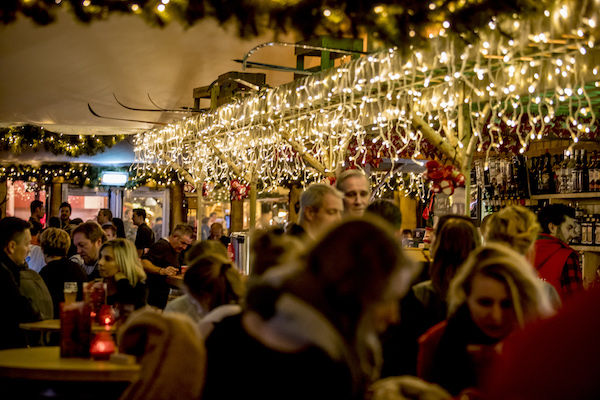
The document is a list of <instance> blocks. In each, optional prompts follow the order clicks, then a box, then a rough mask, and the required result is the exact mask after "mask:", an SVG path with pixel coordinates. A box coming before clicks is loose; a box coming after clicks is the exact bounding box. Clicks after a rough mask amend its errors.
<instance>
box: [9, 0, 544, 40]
mask: <svg viewBox="0 0 600 400" xmlns="http://www.w3.org/2000/svg"><path fill="white" fill-rule="evenodd" d="M56 3H59V4H56ZM166 3H167V4H166V5H165V4H163V3H162V1H161V0H129V1H126V0H123V1H115V0H62V1H61V0H29V1H17V0H13V1H3V2H2V5H1V6H0V19H1V20H2V21H3V22H4V23H5V24H6V23H11V22H13V21H14V20H15V19H16V18H17V17H18V16H19V14H22V15H24V16H26V17H28V18H30V19H32V20H33V21H34V22H35V23H37V24H40V25H47V24H50V23H52V22H54V21H55V20H56V14H57V10H58V8H59V7H67V8H68V10H69V11H70V12H72V13H73V14H74V15H75V16H76V18H77V19H78V20H80V21H82V22H85V23H89V22H92V21H94V20H102V19H106V18H107V17H108V16H109V15H110V14H111V13H128V14H132V13H133V14H138V15H140V16H141V17H143V18H144V19H145V20H146V21H147V22H148V23H149V24H151V25H154V26H160V27H162V26H165V25H166V24H168V23H169V22H171V21H173V20H175V21H178V22H180V23H181V24H182V25H184V26H192V25H194V24H195V23H197V22H199V21H200V20H202V19H205V18H214V19H217V20H218V21H219V22H220V23H221V24H225V23H228V22H234V23H236V24H237V27H238V35H239V36H240V37H247V36H258V35H260V34H263V33H265V31H267V30H268V31H275V32H276V33H281V32H287V31H288V30H290V29H293V30H295V31H297V32H300V33H301V34H302V35H303V36H304V37H305V38H310V37H314V36H316V35H324V34H326V35H332V36H338V37H340V36H343V35H346V36H347V35H349V34H350V35H352V36H354V37H357V35H358V33H359V32H361V31H367V32H369V33H371V34H372V35H373V37H374V38H376V39H379V40H381V41H383V42H385V43H386V44H388V45H389V44H391V45H396V46H398V47H406V46H408V45H417V44H424V43H426V42H427V40H428V35H429V30H431V29H432V28H433V29H435V28H438V30H439V27H441V26H442V23H443V22H444V21H448V22H449V23H450V28H449V29H446V31H448V33H451V34H456V35H458V36H459V37H461V38H462V39H464V40H466V41H468V42H472V41H474V40H476V36H477V33H476V32H477V29H478V28H481V27H482V26H484V25H486V24H487V23H488V22H489V21H490V20H491V19H492V18H494V17H498V16H501V15H511V14H519V15H524V14H527V13H529V12H534V11H536V12H541V11H542V10H544V7H547V6H548V5H550V4H553V3H555V1H553V0H511V1H498V0H429V1H426V0H404V1H400V0H381V1H376V2H373V1H370V0H356V1H348V0H346V1H343V0H287V1H286V0H279V1H246V0H226V1H225V0H223V1H215V0H171V1H168V2H166Z"/></svg>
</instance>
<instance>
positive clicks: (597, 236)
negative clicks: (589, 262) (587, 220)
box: [594, 215, 600, 246]
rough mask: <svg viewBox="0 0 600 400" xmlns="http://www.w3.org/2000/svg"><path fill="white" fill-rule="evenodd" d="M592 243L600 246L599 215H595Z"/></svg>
mask: <svg viewBox="0 0 600 400" xmlns="http://www.w3.org/2000/svg"><path fill="white" fill-rule="evenodd" d="M594 245H596V246H600V215H596V224H595V226H594Z"/></svg>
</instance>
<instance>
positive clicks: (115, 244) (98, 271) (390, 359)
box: [0, 170, 600, 399]
mask: <svg viewBox="0 0 600 400" xmlns="http://www.w3.org/2000/svg"><path fill="white" fill-rule="evenodd" d="M40 208H41V210H42V211H40ZM70 212H71V208H70V206H69V205H68V204H67V203H64V204H63V205H61V208H60V215H59V218H57V220H54V222H52V221H51V220H52V218H50V219H49V221H48V226H47V227H45V228H44V227H43V226H42V225H41V223H40V219H41V218H42V217H43V215H44V214H43V204H42V203H41V202H33V203H32V204H31V219H30V220H29V222H27V221H24V220H21V219H18V218H14V217H7V218H4V219H2V220H0V246H1V250H2V251H1V252H0V301H3V303H2V304H12V305H13V306H12V307H10V309H9V310H8V314H9V315H8V317H6V318H5V319H4V324H5V325H6V327H5V329H2V330H0V335H1V336H2V337H0V346H2V347H4V348H8V347H18V346H25V345H28V344H29V345H31V343H27V337H26V336H24V334H23V332H22V331H21V330H20V329H19V323H21V322H26V321H33V320H36V319H40V318H48V314H51V316H50V318H52V315H53V317H54V318H56V317H57V314H58V312H59V308H58V304H60V302H62V301H64V294H63V290H62V288H63V284H64V282H77V283H78V285H79V293H78V298H79V299H81V296H82V293H81V288H82V285H83V284H84V283H85V282H88V281H90V280H94V279H102V280H104V282H106V284H107V302H108V304H112V305H119V306H120V305H124V304H125V305H129V306H131V308H132V309H137V310H139V311H137V313H144V312H153V313H156V312H159V313H160V314H161V315H162V316H164V317H165V318H171V317H170V316H177V318H179V317H182V316H185V317H182V318H185V319H186V320H187V321H188V322H189V324H192V325H193V326H194V327H195V329H197V333H198V336H197V341H198V343H199V344H201V345H202V346H204V347H205V349H206V351H205V353H204V352H203V351H198V352H196V353H193V354H200V355H199V356H197V357H199V358H203V359H198V363H197V364H196V365H197V366H198V367H199V369H200V370H201V371H202V372H201V374H202V376H198V377H197V380H194V379H191V381H194V388H193V390H191V391H190V393H193V396H197V398H203V399H213V398H215V399H216V398H220V399H223V398H224V399H233V398H242V397H247V398H261V399H276V398H291V399H306V398H311V399H314V398H317V399H366V398H372V399H395V398H398V399H401V398H431V399H443V398H452V397H456V398H461V399H462V398H467V399H469V398H471V399H485V398H491V399H495V398H515V399H524V398H531V397H530V396H531V393H535V387H536V385H537V386H539V389H538V390H542V388H543V386H544V385H546V384H548V385H554V386H555V387H556V388H557V389H556V390H555V393H557V394H558V393H560V394H561V395H564V393H566V392H565V391H564V389H565V388H564V387H563V386H564V385H567V384H568V383H563V384H562V385H563V386H561V384H559V383H557V382H560V371H558V365H557V370H556V371H553V370H551V369H550V368H548V366H547V365H546V363H548V362H554V363H558V362H561V363H563V364H562V365H566V366H569V365H574V367H573V368H575V369H576V370H577V371H579V370H581V369H582V367H581V365H580V364H581V363H584V364H585V365H587V366H589V368H586V374H580V375H578V376H577V377H574V378H572V379H573V380H574V381H576V382H579V381H582V382H581V384H580V385H579V389H578V391H577V393H578V397H577V398H578V399H582V398H595V397H597V396H599V395H600V387H599V385H598V384H597V383H596V384H592V383H590V382H588V381H584V378H585V377H587V376H591V374H590V373H589V369H591V370H592V371H594V372H598V371H597V370H598V368H597V367H593V366H594V365H595V364H597V362H596V359H589V360H581V359H577V360H574V359H572V358H570V357H569V355H568V354H563V353H561V354H558V355H557V354H556V353H554V354H552V357H550V358H549V357H546V355H544V351H543V350H544V349H543V348H541V347H540V346H542V344H548V343H551V339H550V338H552V340H554V341H556V342H560V343H564V342H565V341H570V342H574V341H576V340H577V339H576V336H575V335H576V334H577V335H584V336H585V335H588V336H589V335H591V333H590V332H588V330H589V329H588V328H586V326H585V324H584V323H583V321H580V320H579V319H577V318H580V319H581V318H585V313H582V311H581V308H582V307H589V308H590V309H591V310H593V309H595V307H597V302H596V304H592V303H584V305H583V306H582V305H581V304H582V303H581V301H580V300H579V297H580V296H585V295H587V296H588V297H590V298H593V299H597V298H598V296H597V295H595V292H596V290H593V289H592V290H589V293H585V290H584V288H583V280H582V272H581V267H580V265H579V258H578V255H577V253H576V252H575V251H574V250H573V249H572V248H571V247H570V246H569V240H570V239H571V238H572V236H573V231H574V210H573V209H572V208H570V207H567V206H564V205H560V204H555V205H549V206H547V207H545V208H544V209H543V210H541V212H539V213H538V215H535V214H534V213H533V212H532V211H530V210H529V209H527V208H525V207H522V206H516V205H512V206H508V207H506V208H504V209H502V210H500V211H498V212H496V213H494V214H492V215H490V216H488V217H486V218H485V219H484V220H483V221H482V224H481V226H479V227H478V226H476V225H475V224H474V222H473V220H472V219H470V218H468V217H465V216H460V215H445V216H442V217H440V218H436V219H437V224H436V226H435V229H434V233H433V237H432V244H431V251H430V253H431V262H430V263H428V264H427V265H420V264H419V263H418V262H415V261H413V260H411V258H410V257H409V256H408V255H407V252H406V251H405V250H404V249H403V246H402V243H403V242H405V241H406V240H412V238H411V237H409V236H408V234H409V233H410V232H406V230H403V229H402V215H401V213H400V210H399V208H398V207H397V205H395V204H394V203H393V202H391V201H389V200H383V199H379V200H374V199H372V198H371V190H370V185H369V181H368V178H367V177H366V175H365V174H364V173H363V172H362V171H359V170H348V171H345V172H343V173H341V174H340V175H339V176H338V177H337V180H336V185H335V186H330V185H327V184H321V183H315V184H311V185H309V186H308V187H307V188H306V189H305V190H304V191H303V193H302V194H301V197H300V209H299V217H298V222H297V223H293V224H288V225H287V226H285V227H279V226H278V227H272V228H270V229H267V230H261V231H257V232H254V233H253V235H252V238H251V252H250V255H251V257H250V275H249V276H242V274H241V273H240V272H239V270H238V269H237V268H236V266H235V264H234V263H233V262H232V261H231V259H230V258H229V256H228V253H227V250H226V247H225V246H226V245H227V244H228V238H227V237H226V236H224V235H223V227H222V225H220V224H218V223H216V224H212V226H210V227H207V226H206V225H207V224H206V222H207V221H203V225H202V226H201V227H199V229H200V233H199V235H200V240H198V241H195V232H194V230H193V228H192V227H191V226H189V225H186V224H177V225H175V226H174V227H173V229H172V230H171V232H170V234H169V236H168V237H166V238H158V237H157V236H158V235H157V231H153V229H152V228H150V227H149V226H148V225H147V224H146V212H145V210H143V209H136V210H134V211H133V221H132V222H133V223H134V224H135V225H136V226H137V227H138V230H137V232H138V233H137V236H136V238H135V241H130V240H127V239H125V238H124V236H125V235H124V229H123V221H120V220H118V219H117V218H113V217H112V214H111V213H110V210H106V209H102V210H100V211H99V213H98V217H97V220H96V221H86V222H83V221H80V222H79V221H72V220H70ZM207 228H208V229H207ZM161 229H162V228H161ZM36 246H37V247H39V249H40V250H39V251H40V252H41V254H42V256H41V258H42V259H43V261H40V256H37V255H35V254H34V251H37V250H35V249H36ZM182 265H186V266H187V270H186V271H185V274H184V275H183V289H182V291H183V293H182V295H181V296H179V297H175V298H173V296H172V295H171V296H170V293H171V292H172V288H171V286H170V285H169V284H168V282H167V280H166V277H167V276H173V275H178V274H181V266H182ZM422 268H425V269H426V270H425V271H424V272H421V269H422ZM24 271H31V272H34V274H35V273H36V272H35V271H38V272H39V277H40V279H39V280H37V281H36V279H35V278H31V277H27V278H25V275H24V274H23V272H24ZM25 281H29V282H30V283H29V284H24V282H25ZM31 282H37V286H36V284H34V283H31ZM40 283H41V284H40ZM44 289H45V291H44ZM171 294H172V293H171ZM594 296H595V297H594ZM573 304H579V305H578V307H577V308H573V306H572V305H573ZM148 306H149V307H148ZM150 309H151V310H152V311H148V310H150ZM157 310H158V311H157ZM576 313H580V314H581V315H579V316H578V317H577V316H573V314H576ZM135 315H137V314H136V313H134V314H133V315H132V316H131V318H135ZM153 318H154V317H153ZM563 320H564V321H569V323H571V324H572V325H573V326H574V329H573V331H571V330H569V329H568V326H565V325H564V323H561V322H560V321H563ZM544 326H552V327H553V329H554V330H553V331H551V332H548V331H542V330H541V329H542V328H541V327H544ZM539 334H543V335H544V336H545V339H544V340H543V341H539V343H538V342H536V340H535V338H533V339H532V335H539ZM194 340H196V339H194ZM130 342H131V340H129V341H127V343H128V345H127V346H126V347H127V348H129V347H132V345H131V343H130ZM198 343H195V345H197V344H198ZM523 343H527V345H528V346H530V347H529V348H525V349H524V347H523V346H524V344H523ZM138 347H139V346H138ZM180 347H181V346H180ZM571 347H572V344H569V346H568V348H571ZM515 349H519V350H515ZM124 350H125V349H124ZM597 350H598V349H597V346H595V345H594V346H592V349H591V354H594V352H596V351H597ZM173 351H176V350H173ZM178 351H179V352H178V353H177V354H171V357H174V358H175V359H178V358H186V357H189V355H188V354H185V351H183V352H181V350H178ZM516 351H521V352H522V353H518V352H516ZM526 351H531V354H534V355H535V357H536V358H535V359H531V357H529V356H528V355H527V354H526ZM575 353H576V354H578V355H580V357H583V356H584V354H585V353H584V352H575ZM138 355H139V354H138ZM521 358H527V365H528V366H529V367H530V368H531V369H532V370H525V369H524V368H522V367H520V366H519V363H520V362H521V361H522V359H521ZM186 362H189V360H186ZM577 362H579V364H577ZM576 364H577V366H575V365H576ZM561 367H562V366H561ZM536 368H538V369H539V370H540V371H542V370H543V371H545V372H546V374H545V375H544V376H542V375H541V373H539V371H534V370H535V369H536ZM577 368H578V369H577ZM234 371H237V372H235V373H234ZM529 372H532V375H533V376H535V379H532V380H531V381H529V380H527V379H523V377H522V376H521V375H527V373H529ZM498 374H503V375H502V377H501V378H500V377H499V375H498ZM517 374H520V375H517ZM571 375H574V374H570V375H569V376H571ZM232 376H235V378H234V379H235V382H232ZM406 376H413V377H411V378H407V377H406ZM414 376H416V377H418V378H419V379H417V378H414ZM198 382H202V385H198ZM506 382H508V383H509V384H508V385H507V384H506ZM582 388H583V389H582ZM179 389H181V388H179ZM179 389H178V388H177V387H172V390H173V391H177V390H179ZM544 389H546V388H544ZM181 390H183V389H181ZM561 390H562V391H561ZM183 392H185V393H188V392H187V391H183ZM498 393H503V396H501V397H498ZM544 393H545V394H547V396H544V398H561V397H552V396H553V393H552V392H550V391H547V390H545V391H544ZM394 395H395V396H396V397H394ZM562 398H564V397H562Z"/></svg>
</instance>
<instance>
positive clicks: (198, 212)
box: [196, 186, 204, 240]
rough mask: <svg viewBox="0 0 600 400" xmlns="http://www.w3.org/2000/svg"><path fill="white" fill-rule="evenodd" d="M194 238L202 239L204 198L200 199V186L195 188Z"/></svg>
mask: <svg viewBox="0 0 600 400" xmlns="http://www.w3.org/2000/svg"><path fill="white" fill-rule="evenodd" d="M196 196H197V201H196V226H197V229H196V239H198V240H200V239H202V218H204V200H203V199H202V186H200V187H199V188H196Z"/></svg>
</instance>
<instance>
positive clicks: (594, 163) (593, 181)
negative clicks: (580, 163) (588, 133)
mask: <svg viewBox="0 0 600 400" xmlns="http://www.w3.org/2000/svg"><path fill="white" fill-rule="evenodd" d="M589 169H590V182H589V187H590V192H597V191H598V183H599V182H598V172H599V171H600V170H599V169H598V152H597V151H596V150H594V153H593V154H592V158H591V160H590V168H589Z"/></svg>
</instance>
